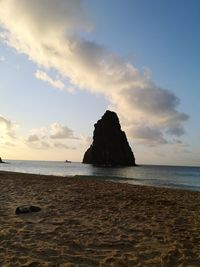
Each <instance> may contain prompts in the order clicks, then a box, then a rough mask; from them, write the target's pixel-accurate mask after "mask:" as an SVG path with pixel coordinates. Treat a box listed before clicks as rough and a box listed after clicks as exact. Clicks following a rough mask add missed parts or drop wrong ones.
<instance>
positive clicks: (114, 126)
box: [83, 110, 136, 166]
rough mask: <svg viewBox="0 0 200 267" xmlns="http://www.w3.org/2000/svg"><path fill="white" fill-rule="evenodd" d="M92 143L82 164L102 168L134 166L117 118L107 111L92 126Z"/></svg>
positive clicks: (131, 154) (133, 158)
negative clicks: (101, 166)
mask: <svg viewBox="0 0 200 267" xmlns="http://www.w3.org/2000/svg"><path fill="white" fill-rule="evenodd" d="M94 128H95V129H94V135H93V143H92V145H91V146H90V148H88V150H87V151H86V152H85V155H84V158H83V163H90V164H95V165H104V166H135V165H136V164H135V157H134V155H133V152H132V150H131V148H130V146H129V144H128V141H127V138H126V134H125V132H123V131H122V130H121V126H120V123H119V119H118V116H117V114H116V113H115V112H112V111H109V110H107V111H106V113H105V114H104V115H103V117H102V118H101V119H100V120H98V122H97V123H96V124H95V125H94Z"/></svg>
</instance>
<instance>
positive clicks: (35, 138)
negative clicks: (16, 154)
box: [27, 134, 40, 142]
mask: <svg viewBox="0 0 200 267" xmlns="http://www.w3.org/2000/svg"><path fill="white" fill-rule="evenodd" d="M39 140H40V138H39V136H38V135H37V134H30V135H29V136H28V138H27V142H36V141H39Z"/></svg>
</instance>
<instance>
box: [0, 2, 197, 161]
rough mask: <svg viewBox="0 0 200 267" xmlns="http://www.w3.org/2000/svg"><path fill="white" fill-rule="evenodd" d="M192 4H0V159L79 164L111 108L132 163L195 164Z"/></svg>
mask: <svg viewBox="0 0 200 267" xmlns="http://www.w3.org/2000/svg"><path fill="white" fill-rule="evenodd" d="M199 13H200V2H199V1H198V0H191V1H183V0H173V1H172V0H151V1H149V0H117V1H116V0H109V1H108V0H57V1H54V0H34V1H27V0H20V1H18V0H0V77H1V83H0V99H1V102H0V103H1V105H0V156H1V157H2V158H4V159H24V160H60V161H64V160H66V159H67V160H72V161H79V162H80V161H82V158H83V154H84V152H85V151H86V149H87V148H88V147H89V146H90V144H91V142H92V136H93V130H94V124H95V123H96V121H97V120H98V119H100V118H101V117H102V115H103V114H104V113H105V111H106V110H107V109H109V110H113V111H115V112H117V114H118V117H119V119H120V123H121V126H122V129H123V130H124V131H125V132H126V135H127V138H128V141H129V144H130V146H131V148H132V150H133V152H134V154H135V158H136V162H137V163H138V164H164V165H193V166H199V165H200V142H199V140H200V124H199V118H198V117H199V114H200V105H199V99H200V88H199V87H200V80H199V77H200V63H199V62H200V52H199V47H200V17H199Z"/></svg>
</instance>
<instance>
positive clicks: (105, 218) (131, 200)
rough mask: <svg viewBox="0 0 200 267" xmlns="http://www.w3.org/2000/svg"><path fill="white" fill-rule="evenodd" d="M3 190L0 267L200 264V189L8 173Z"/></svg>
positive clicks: (1, 177)
mask: <svg viewBox="0 0 200 267" xmlns="http://www.w3.org/2000/svg"><path fill="white" fill-rule="evenodd" d="M0 190H1V194H0V266H3V267H4V266H5V267H6V266H9V267H10V266H20V267H21V266H23V267H25V266H29V267H36V266H52V267H53V266H59V267H66V266H70V267H72V266H122V267H123V266H141V267H145V266H152V267H153V266H155V267H157V266H164V267H165V266H166V267H167V266H168V267H173V266H178V267H189V266H190V267H192V266H193V267H194V266H196V267H197V266H200V192H191V191H184V190H173V189H161V188H153V187H145V186H133V185H127V184H119V183H112V182H103V181H95V180H92V179H85V178H84V179H83V178H78V177H77V178H62V177H55V176H54V177H53V176H40V175H31V174H20V173H9V172H0ZM20 205H36V206H39V207H40V208H41V211H40V212H36V213H28V214H22V215H16V214H15V209H16V208H17V207H18V206H20Z"/></svg>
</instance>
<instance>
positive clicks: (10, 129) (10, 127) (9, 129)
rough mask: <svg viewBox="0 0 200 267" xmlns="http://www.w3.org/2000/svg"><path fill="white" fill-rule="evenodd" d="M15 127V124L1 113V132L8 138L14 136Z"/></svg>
mask: <svg viewBox="0 0 200 267" xmlns="http://www.w3.org/2000/svg"><path fill="white" fill-rule="evenodd" d="M16 128H17V124H16V123H15V122H13V121H11V120H9V119H7V118H5V117H3V116H2V115H0V131H1V134H3V135H6V136H8V137H10V138H15V130H16Z"/></svg>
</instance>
